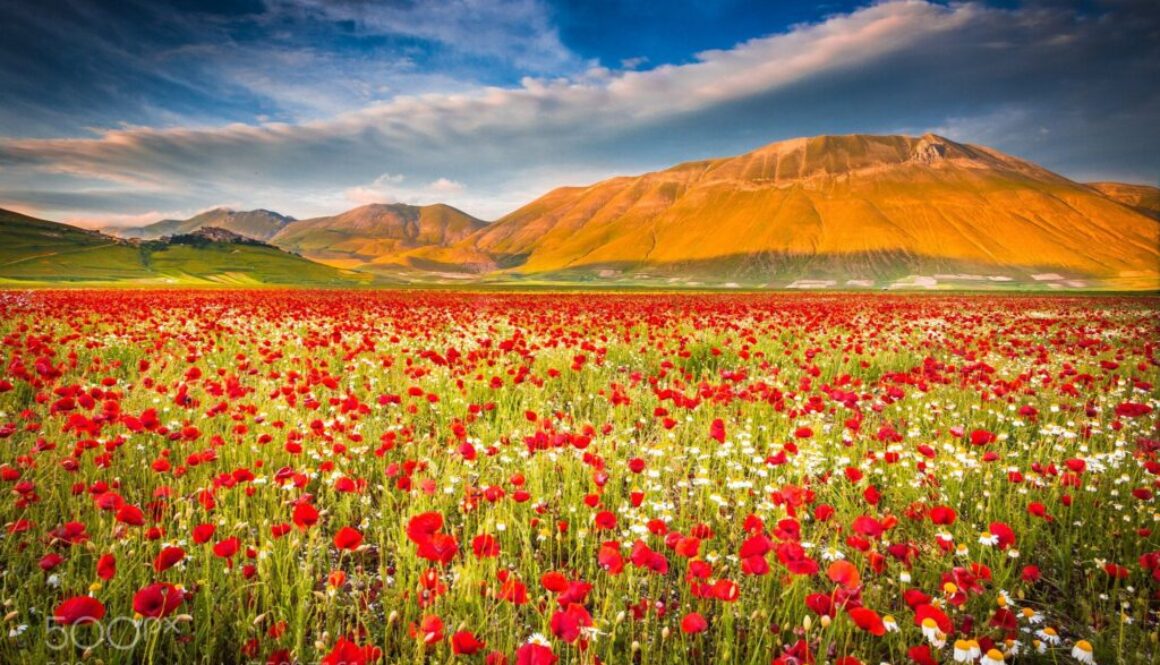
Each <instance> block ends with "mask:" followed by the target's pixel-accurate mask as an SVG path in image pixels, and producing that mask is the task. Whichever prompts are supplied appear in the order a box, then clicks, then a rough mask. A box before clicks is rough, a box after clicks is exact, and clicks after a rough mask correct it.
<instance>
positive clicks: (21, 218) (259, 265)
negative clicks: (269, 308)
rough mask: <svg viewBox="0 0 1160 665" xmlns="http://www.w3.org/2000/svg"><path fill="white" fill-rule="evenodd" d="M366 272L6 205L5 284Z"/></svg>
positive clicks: (316, 279)
mask: <svg viewBox="0 0 1160 665" xmlns="http://www.w3.org/2000/svg"><path fill="white" fill-rule="evenodd" d="M370 279H372V278H371V277H369V276H367V275H363V274H360V273H354V272H351V271H347V270H339V269H337V268H333V267H330V266H325V265H322V264H319V263H314V262H313V261H309V260H307V259H304V258H302V257H300V256H296V255H294V254H288V253H286V252H283V251H281V250H279V249H277V248H274V247H270V246H268V245H262V244H257V243H238V242H218V241H212V240H205V239H202V240H200V241H198V242H196V243H193V244H190V243H183V242H161V241H153V242H132V241H127V240H121V239H118V238H114V237H112V236H108V235H105V234H102V233H98V232H96V231H86V230H84V229H79V228H76V227H74V226H69V225H67V224H59V223H56V222H49V221H46V220H42V219H36V218H34V217H28V216H26V215H21V214H19V213H15V212H11V211H7V210H0V284H7V285H9V286H15V285H40V284H50V285H51V284H56V285H63V284H105V285H108V284H120V285H137V284H140V285H148V284H169V285H182V284H188V285H210V284H222V285H229V284H237V285H263V284H265V285H306V286H329V285H334V286H350V285H356V284H359V283H364V282H367V281H369V280H370Z"/></svg>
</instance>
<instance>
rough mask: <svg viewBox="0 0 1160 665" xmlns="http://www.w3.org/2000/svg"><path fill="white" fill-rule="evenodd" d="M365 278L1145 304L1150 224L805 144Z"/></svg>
mask: <svg viewBox="0 0 1160 665" xmlns="http://www.w3.org/2000/svg"><path fill="white" fill-rule="evenodd" d="M1105 187H1106V186H1105ZM1119 193H1121V194H1122V193H1123V192H1122V191H1121V192H1119ZM1137 194H1138V192H1137ZM275 240H277V239H275ZM379 263H380V264H383V263H393V264H399V265H404V266H411V267H413V268H424V269H428V270H431V269H436V270H443V271H455V270H460V271H462V270H469V271H474V272H477V273H495V274H500V275H505V276H508V277H522V278H524V279H527V278H536V279H541V278H542V279H551V280H585V281H588V280H605V281H612V282H618V281H619V282H625V281H639V280H645V281H657V280H659V281H662V282H664V283H670V284H679V283H702V284H706V285H712V284H723V283H726V284H728V283H737V284H739V285H772V286H795V287H833V288H844V287H877V288H882V287H898V286H926V287H942V286H955V287H960V288H963V287H973V286H1018V285H1035V286H1039V287H1051V288H1131V289H1140V288H1151V289H1155V288H1157V286H1158V285H1160V222H1157V220H1156V219H1153V218H1151V217H1149V216H1147V215H1146V214H1144V213H1142V212H1141V211H1140V209H1137V208H1134V207H1133V206H1132V205H1131V204H1130V203H1125V202H1121V201H1118V200H1116V199H1115V198H1113V197H1112V196H1108V195H1106V194H1105V193H1104V192H1102V191H1101V190H1100V189H1097V188H1096V187H1090V186H1087V185H1083V184H1080V183H1076V182H1073V181H1071V180H1068V179H1067V178H1064V177H1063V176H1060V175H1057V174H1055V173H1052V172H1050V171H1048V170H1046V169H1044V168H1042V167H1040V166H1037V165H1035V164H1032V163H1030V162H1027V161H1024V160H1021V159H1017V158H1015V157H1012V156H1009V155H1006V154H1003V153H1001V152H999V151H997V150H993V149H990V148H986V147H982V146H977V145H967V144H961V143H956V142H954V141H951V140H948V139H945V138H942V137H940V136H935V135H931V134H928V135H925V136H922V137H918V138H913V137H906V136H864V135H853V136H821V137H815V138H805V139H794V140H789V141H783V142H780V143H774V144H772V145H768V146H766V147H763V148H760V149H757V150H754V151H753V152H750V153H747V154H744V155H740V156H737V157H729V158H724V159H711V160H705V161H697V162H689V163H685V164H681V165H678V166H675V167H673V168H670V169H666V170H664V171H658V172H655V173H648V174H645V175H641V176H637V177H618V178H612V179H609V180H605V181H603V182H599V183H596V184H594V185H591V186H588V187H565V188H561V189H557V190H554V191H552V192H549V193H548V194H546V195H545V196H543V197H541V198H539V199H537V200H535V201H533V202H532V203H530V204H528V205H526V206H524V207H522V208H520V209H519V210H516V211H515V212H513V213H511V214H509V215H507V216H505V217H503V218H502V219H500V220H498V221H496V222H494V223H492V224H489V225H487V226H485V227H483V228H481V229H480V230H478V231H475V232H474V233H472V234H471V235H469V236H467V237H466V238H464V239H463V240H462V241H460V242H457V243H454V244H452V245H450V246H446V247H437V246H429V247H424V248H420V249H417V250H408V251H404V252H401V253H397V254H391V255H389V256H382V257H380V259H379Z"/></svg>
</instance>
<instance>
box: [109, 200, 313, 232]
mask: <svg viewBox="0 0 1160 665" xmlns="http://www.w3.org/2000/svg"><path fill="white" fill-rule="evenodd" d="M293 221H294V218H293V217H287V216H285V215H281V214H279V213H276V212H272V211H270V210H230V209H229V208H215V209H213V210H207V211H206V212H203V213H201V214H199V215H195V216H193V217H190V218H189V219H163V220H161V221H159V222H154V223H153V224H149V225H147V226H137V227H130V228H125V229H110V231H112V232H114V233H116V234H117V235H119V236H121V237H122V238H143V239H146V240H154V239H157V238H162V237H165V236H171V235H176V234H180V233H191V232H193V231H196V230H198V229H201V228H209V227H212V228H219V229H226V230H227V231H233V232H234V233H238V234H240V235H244V236H247V237H250V238H255V239H257V240H269V239H270V238H273V237H274V235H275V234H276V233H278V232H279V231H281V230H282V229H283V228H284V227H285V226H286V225H287V224H289V223H290V222H293Z"/></svg>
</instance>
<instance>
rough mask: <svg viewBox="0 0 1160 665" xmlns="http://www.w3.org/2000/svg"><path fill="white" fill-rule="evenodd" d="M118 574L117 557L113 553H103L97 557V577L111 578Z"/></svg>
mask: <svg viewBox="0 0 1160 665" xmlns="http://www.w3.org/2000/svg"><path fill="white" fill-rule="evenodd" d="M116 575H117V557H115V556H113V555H112V554H102V555H101V558H99V559H97V577H99V578H101V579H102V580H106V581H108V580H111V579H113V577H115V576H116Z"/></svg>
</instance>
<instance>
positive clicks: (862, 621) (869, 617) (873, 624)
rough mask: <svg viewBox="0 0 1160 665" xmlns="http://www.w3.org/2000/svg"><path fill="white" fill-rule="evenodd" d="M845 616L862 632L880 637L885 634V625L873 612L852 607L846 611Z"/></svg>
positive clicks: (863, 608)
mask: <svg viewBox="0 0 1160 665" xmlns="http://www.w3.org/2000/svg"><path fill="white" fill-rule="evenodd" d="M846 614H848V615H850V618H851V619H853V620H854V624H855V625H857V626H858V627H859V628H861V629H862V630H864V631H866V632H868V633H870V634H871V635H875V636H877V637H881V636H883V635H885V634H886V624H884V623H883V622H882V617H880V616H879V615H878V613H877V612H875V611H874V610H871V609H868V608H865V607H852V608H850V609H848V610H846Z"/></svg>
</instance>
